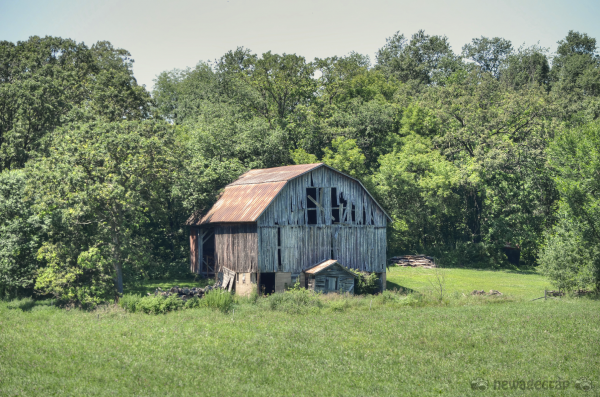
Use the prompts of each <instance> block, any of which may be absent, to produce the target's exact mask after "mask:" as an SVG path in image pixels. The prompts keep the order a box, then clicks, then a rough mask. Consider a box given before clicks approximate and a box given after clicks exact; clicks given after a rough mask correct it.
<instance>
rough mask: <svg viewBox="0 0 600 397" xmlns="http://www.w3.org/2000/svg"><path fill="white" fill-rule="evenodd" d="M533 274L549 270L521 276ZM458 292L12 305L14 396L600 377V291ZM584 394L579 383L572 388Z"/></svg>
mask: <svg viewBox="0 0 600 397" xmlns="http://www.w3.org/2000/svg"><path fill="white" fill-rule="evenodd" d="M468 271H469V272H472V273H478V272H479V271H476V270H468ZM529 277H531V278H534V279H535V278H536V277H537V276H534V275H533V276H532V275H525V276H523V275H521V276H520V279H521V280H522V282H524V283H525V284H527V279H528V278H529ZM491 280H492V278H489V280H488V281H491ZM530 289H532V291H530V292H528V293H527V294H531V293H532V294H535V293H537V294H539V293H540V291H539V290H538V289H537V288H535V287H533V288H532V287H530ZM419 292H420V293H419ZM455 292H457V291H454V290H452V291H451V292H449V294H448V296H447V297H446V298H445V300H444V301H442V302H440V301H439V300H438V299H437V297H436V296H435V295H433V294H430V293H428V292H427V291H425V290H424V291H418V292H415V293H411V294H409V295H405V294H397V293H394V292H393V291H387V292H386V293H384V294H380V295H378V296H376V297H372V296H356V297H351V296H340V295H337V294H331V295H325V296H320V297H318V299H320V301H321V304H322V306H321V307H320V308H317V307H316V306H314V305H313V303H310V302H311V299H312V298H310V299H308V300H304V298H301V299H299V298H298V292H293V293H285V294H276V295H278V296H283V297H284V298H283V299H281V298H279V299H275V298H273V297H272V296H271V297H268V298H257V302H254V303H253V302H252V300H250V299H249V300H240V301H239V302H237V303H234V306H233V307H232V310H231V311H229V312H228V313H226V314H225V313H222V312H221V311H219V310H213V309H209V308H207V307H200V308H195V309H188V310H177V311H173V312H170V313H168V314H166V315H161V316H154V315H151V316H149V315H145V314H142V313H139V312H135V313H129V312H126V311H124V310H123V309H121V308H119V307H117V306H114V305H108V306H100V307H98V308H97V309H96V310H94V311H92V312H89V311H82V310H79V309H74V310H70V311H67V310H61V309H58V308H56V307H54V306H52V305H51V304H42V303H43V302H39V301H37V302H36V301H34V300H31V299H26V300H21V301H16V302H10V303H6V302H0V319H1V320H0V335H2V337H0V374H1V375H2V376H1V378H0V379H1V381H0V394H7V395H15V394H20V395H52V394H74V395H113V394H118V395H123V396H126V395H140V394H148V393H150V394H165V395H169V394H173V393H174V391H176V392H177V394H198V392H199V391H202V394H205V393H206V394H214V395H238V394H244V395H273V394H278V395H279V394H300V395H330V394H331V388H332V387H333V386H332V385H334V384H335V388H336V393H340V394H343V395H349V396H354V395H356V396H359V395H360V396H362V395H370V394H376V395H415V396H416V395H418V396H433V395H440V394H444V395H457V396H458V395H461V396H462V395H469V394H470V393H473V392H472V390H471V382H472V381H473V380H474V379H477V378H482V379H484V380H486V381H487V382H489V385H490V386H489V388H492V387H493V382H494V380H504V379H511V380H535V379H548V380H556V379H561V380H569V381H571V382H575V380H577V379H579V378H581V377H586V378H588V379H592V380H593V379H596V378H597V375H598V371H597V368H598V365H597V364H599V363H600V362H599V361H598V360H599V357H600V350H599V347H598V346H600V344H599V343H597V342H599V341H600V334H599V330H598V327H597V324H598V323H599V322H600V317H599V313H600V310H598V309H599V308H598V301H596V300H591V299H588V298H577V299H572V298H568V297H567V298H561V299H552V300H548V301H544V300H539V301H535V302H523V301H519V302H514V300H521V299H522V298H523V296H519V295H517V296H513V297H512V298H507V297H482V296H466V297H465V296H462V294H460V293H459V294H455ZM126 296H127V295H126ZM142 299H145V298H142ZM151 299H154V298H151ZM151 299H150V300H151ZM188 302H189V301H188ZM273 302H276V303H277V304H276V305H275V307H274V310H271V304H272V303H273ZM492 303H493V304H492ZM298 308H309V309H310V310H302V311H297V309H298ZM233 309H235V311H233ZM290 309H291V310H290ZM295 313H301V315H296V314H295ZM557 357H559V358H560V359H557ZM582 357H585V359H582ZM66 358H68V359H66ZM82 368H85V370H84V371H82ZM182 368H185V370H182ZM248 379H251V380H252V382H251V383H249V382H248ZM476 393H480V392H479V391H477V392H476ZM539 393H540V392H539V391H538V390H516V391H514V390H506V391H503V392H502V395H520V396H521V395H539ZM579 393H581V392H580V391H577V390H576V389H575V388H574V383H571V385H570V387H569V389H568V390H567V391H566V392H565V393H562V394H566V395H570V394H573V395H575V394H579Z"/></svg>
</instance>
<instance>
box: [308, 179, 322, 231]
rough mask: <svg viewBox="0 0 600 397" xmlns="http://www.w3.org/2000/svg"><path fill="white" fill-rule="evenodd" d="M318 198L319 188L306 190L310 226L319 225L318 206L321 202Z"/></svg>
mask: <svg viewBox="0 0 600 397" xmlns="http://www.w3.org/2000/svg"><path fill="white" fill-rule="evenodd" d="M318 200H319V198H318V197H317V188H315V187H307V188H306V215H307V218H308V224H309V225H316V224H317V218H318V217H317V211H318V209H317V204H316V203H318V202H319V201H318Z"/></svg>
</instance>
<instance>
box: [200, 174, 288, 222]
mask: <svg viewBox="0 0 600 397" xmlns="http://www.w3.org/2000/svg"><path fill="white" fill-rule="evenodd" d="M285 184H286V181H281V182H272V183H257V184H253V185H234V186H232V185H228V186H226V187H225V191H224V192H223V194H222V195H221V197H219V200H217V202H216V203H215V205H213V206H212V208H211V209H210V211H208V212H207V213H206V215H204V216H203V217H202V219H201V220H200V222H198V223H197V225H204V224H208V223H218V222H254V221H256V219H257V218H258V217H259V216H260V214H262V212H263V211H264V210H265V208H267V206H268V205H269V204H271V201H273V199H274V198H275V196H277V194H278V193H279V191H280V190H281V189H282V188H283V187H284V186H285Z"/></svg>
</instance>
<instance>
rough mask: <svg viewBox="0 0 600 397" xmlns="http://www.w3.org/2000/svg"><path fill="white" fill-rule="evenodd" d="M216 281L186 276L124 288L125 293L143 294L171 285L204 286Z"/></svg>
mask: <svg viewBox="0 0 600 397" xmlns="http://www.w3.org/2000/svg"><path fill="white" fill-rule="evenodd" d="M212 283H214V280H213V279H206V278H203V279H198V280H196V281H194V279H191V278H186V279H161V280H145V281H142V282H139V283H136V284H129V285H126V286H125V288H124V291H123V292H124V293H126V294H141V295H146V294H147V293H153V292H154V291H155V290H156V289H157V288H159V287H160V288H161V289H163V290H167V289H169V288H171V287H175V286H178V287H188V288H191V287H198V288H204V287H206V286H207V285H208V284H212Z"/></svg>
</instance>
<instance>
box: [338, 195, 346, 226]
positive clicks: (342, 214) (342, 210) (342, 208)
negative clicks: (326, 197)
mask: <svg viewBox="0 0 600 397" xmlns="http://www.w3.org/2000/svg"><path fill="white" fill-rule="evenodd" d="M338 206H339V212H340V219H339V220H337V221H336V223H344V221H345V220H346V219H345V218H346V213H347V212H348V200H346V199H345V198H344V197H342V196H340V197H339V199H338Z"/></svg>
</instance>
